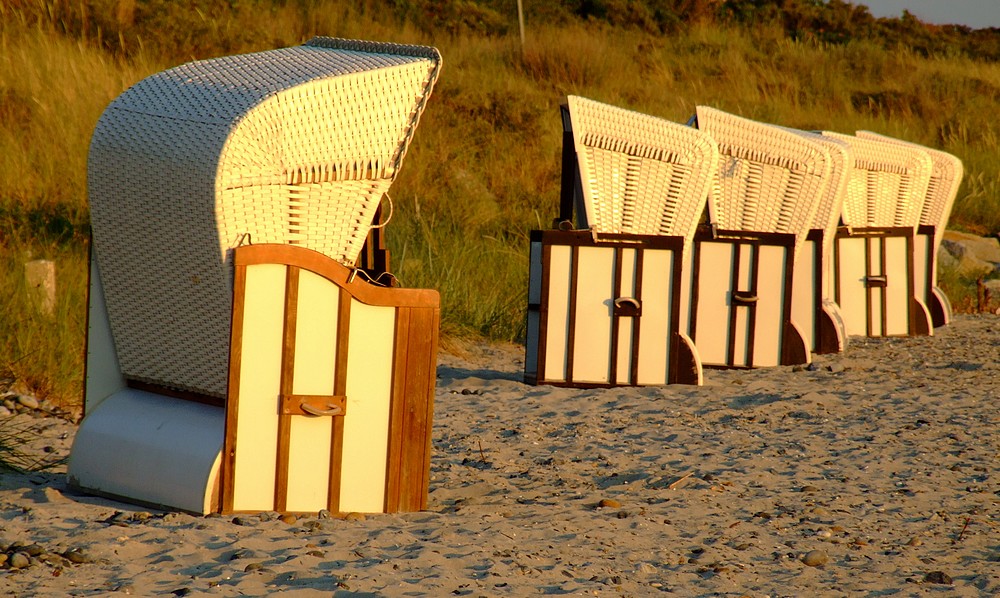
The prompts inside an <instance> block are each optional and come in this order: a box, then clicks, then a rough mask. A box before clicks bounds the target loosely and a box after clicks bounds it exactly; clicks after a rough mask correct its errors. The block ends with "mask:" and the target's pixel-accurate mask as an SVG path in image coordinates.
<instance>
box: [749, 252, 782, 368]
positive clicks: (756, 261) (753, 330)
mask: <svg viewBox="0 0 1000 598" xmlns="http://www.w3.org/2000/svg"><path fill="white" fill-rule="evenodd" d="M785 264H786V268H787V266H788V262H785ZM758 278H760V243H759V242H755V243H750V294H751V295H752V296H753V297H755V298H756V297H758V291H759V289H758V288H757V279H758ZM785 280H786V281H789V280H791V277H790V276H789V275H788V272H787V271H786V272H785ZM788 305H789V303H788V302H787V301H786V302H785V306H786V307H787V306H788ZM757 311H758V310H757V301H756V299H755V300H754V302H753V303H751V304H750V305H748V306H747V312H749V313H747V344H746V352H747V365H748V366H751V367H752V366H753V356H754V348H755V347H756V346H757V345H756V341H757ZM784 311H785V310H783V312H784ZM786 315H787V314H786V313H782V316H783V318H782V320H786V319H787V317H784V316H786ZM778 339H779V341H778V342H781V337H780V336H779V337H778ZM778 359H779V360H780V359H781V347H780V346H779V347H778Z"/></svg>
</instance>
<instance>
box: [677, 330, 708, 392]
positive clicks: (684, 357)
mask: <svg viewBox="0 0 1000 598" xmlns="http://www.w3.org/2000/svg"><path fill="white" fill-rule="evenodd" d="M674 346H675V348H676V353H675V355H676V357H675V361H674V368H675V369H674V375H673V380H671V381H670V382H671V384H694V385H696V386H701V385H702V384H703V383H704V381H705V380H704V377H703V376H702V368H701V357H700V356H699V355H698V347H696V346H695V344H694V341H692V340H691V337H689V336H688V335H686V334H684V333H683V332H678V333H677V343H676V344H675V345H674Z"/></svg>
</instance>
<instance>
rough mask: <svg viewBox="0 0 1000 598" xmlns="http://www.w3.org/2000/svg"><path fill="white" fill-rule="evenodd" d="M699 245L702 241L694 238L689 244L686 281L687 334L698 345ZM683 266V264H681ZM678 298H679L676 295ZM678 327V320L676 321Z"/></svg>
mask: <svg viewBox="0 0 1000 598" xmlns="http://www.w3.org/2000/svg"><path fill="white" fill-rule="evenodd" d="M701 245H702V242H701V241H698V240H697V237H696V238H695V241H694V242H693V243H692V244H691V276H690V277H689V279H688V281H689V282H690V284H691V295H690V297H689V301H688V310H689V312H690V313H689V314H688V336H689V337H691V340H692V341H693V342H694V344H695V346H696V347H697V346H698V301H699V299H701V297H700V293H699V288H700V287H701V284H700V282H701ZM681 267H683V264H682V266H681ZM678 300H680V298H679V297H678ZM677 326H678V329H679V328H680V322H679V321H678V323H677Z"/></svg>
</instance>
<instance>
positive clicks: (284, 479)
mask: <svg viewBox="0 0 1000 598" xmlns="http://www.w3.org/2000/svg"><path fill="white" fill-rule="evenodd" d="M298 314H299V269H298V268H297V267H295V266H291V267H289V268H288V275H287V276H286V277H285V317H284V319H285V324H284V332H283V334H282V339H281V383H280V392H281V394H283V395H290V394H292V392H293V388H294V385H295V333H296V328H295V327H296V324H297V323H298ZM275 407H276V408H277V407H278V406H277V405H275ZM277 433H278V450H277V457H276V458H277V462H276V467H275V470H274V509H275V510H276V511H279V512H284V511H286V510H287V509H288V459H289V444H290V443H291V439H292V438H291V437H292V416H291V415H287V414H284V413H280V411H279V414H278V432H277Z"/></svg>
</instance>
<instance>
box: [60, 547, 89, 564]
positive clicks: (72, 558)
mask: <svg viewBox="0 0 1000 598" xmlns="http://www.w3.org/2000/svg"><path fill="white" fill-rule="evenodd" d="M62 555H63V557H64V558H65V559H66V560H67V561H69V562H71V563H76V564H78V565H79V564H82V563H92V562H94V558H93V557H92V556H90V553H88V552H87V551H85V550H84V549H82V548H79V547H77V548H70V549H69V550H67V551H66V552H64V553H63V554H62Z"/></svg>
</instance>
